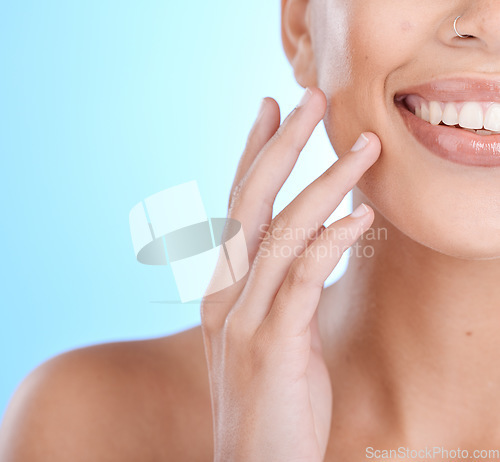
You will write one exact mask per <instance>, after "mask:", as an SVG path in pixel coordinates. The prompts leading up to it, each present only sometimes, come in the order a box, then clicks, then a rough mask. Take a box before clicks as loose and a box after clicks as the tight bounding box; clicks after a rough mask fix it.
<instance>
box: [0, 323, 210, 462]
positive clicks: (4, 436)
mask: <svg viewBox="0 0 500 462" xmlns="http://www.w3.org/2000/svg"><path fill="white" fill-rule="evenodd" d="M211 453H212V421H211V409H210V393H209V385H208V374H207V369H206V363H205V353H204V349H203V338H202V333H201V328H200V327H195V328H193V329H189V330H186V331H184V332H181V333H179V334H175V335H172V336H168V337H162V338H158V339H152V340H144V341H131V342H117V343H108V344H102V345H96V346H91V347H87V348H81V349H78V350H73V351H70V352H67V353H64V354H61V355H59V356H56V357H55V358H52V359H51V360H49V361H47V362H46V363H44V364H42V365H41V366H39V367H38V368H37V369H35V370H34V371H33V372H32V373H31V374H30V375H29V376H28V377H27V378H26V379H25V380H24V381H23V383H22V384H21V386H20V387H19V389H18V390H17V392H16V393H15V395H14V397H13V399H12V400H11V403H10V405H9V408H8V410H7V412H6V415H5V418H4V421H3V423H2V427H1V429H0V460H2V461H3V462H17V461H30V462H38V461H47V460H50V461H51V462H59V461H63V460H64V461H68V460H71V461H73V462H79V461H84V460H85V461H87V460H106V461H115V460H116V461H118V460H119V461H122V462H126V461H129V460H130V461H132V460H133V461H137V460H141V461H145V462H147V461H149V460H151V461H153V460H154V461H162V460H179V461H183V460H189V461H198V460H199V461H202V460H210V459H211Z"/></svg>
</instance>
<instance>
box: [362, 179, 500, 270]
mask: <svg viewBox="0 0 500 462" xmlns="http://www.w3.org/2000/svg"><path fill="white" fill-rule="evenodd" d="M366 186H368V187H366ZM363 189H364V191H363V195H364V196H365V197H366V200H367V202H368V203H369V204H370V205H371V206H372V207H373V208H374V210H375V213H376V215H378V217H377V219H376V220H377V221H376V223H374V226H381V227H384V226H385V227H389V228H392V227H393V228H394V229H393V230H392V231H393V232H394V231H395V233H396V235H397V234H398V233H402V235H404V236H406V237H408V238H409V239H411V240H412V241H414V242H415V243H417V244H420V245H421V246H424V247H426V248H428V249H430V250H433V251H435V252H438V253H440V254H443V255H446V256H449V257H453V258H458V259H462V260H478V261H479V260H494V259H500V214H499V213H497V214H495V215H490V214H487V213H486V214H485V213H484V209H485V208H486V209H487V208H488V206H486V207H483V208H482V207H480V206H476V207H473V204H471V206H472V209H468V208H467V207H461V208H460V207H457V206H456V203H454V201H453V200H452V197H453V196H452V195H450V196H449V197H448V198H439V199H436V200H434V201H433V202H429V203H418V201H417V202H416V203H413V207H409V206H408V205H404V206H403V207H401V205H402V204H401V202H398V201H393V202H392V203H391V201H390V200H387V199H388V198H387V196H386V197H385V200H384V198H382V197H377V195H376V194H370V190H371V191H373V189H374V188H370V187H369V185H365V188H363ZM376 189H377V190H378V191H379V192H380V189H379V188H376ZM478 204H479V203H478ZM487 205H490V206H491V204H487ZM485 215H486V217H488V216H490V217H491V218H490V219H488V218H485ZM390 231H391V230H390ZM389 235H390V234H389Z"/></svg>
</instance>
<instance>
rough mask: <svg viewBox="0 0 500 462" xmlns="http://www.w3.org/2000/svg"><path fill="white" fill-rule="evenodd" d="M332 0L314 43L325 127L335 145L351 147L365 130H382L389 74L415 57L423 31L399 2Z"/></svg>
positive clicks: (320, 20)
mask: <svg viewBox="0 0 500 462" xmlns="http://www.w3.org/2000/svg"><path fill="white" fill-rule="evenodd" d="M340 3H341V4H342V5H344V7H343V8H340V7H339V2H335V1H333V2H331V3H329V4H328V6H327V7H325V8H326V14H322V15H321V17H319V18H318V19H317V21H318V24H316V25H315V30H320V31H323V32H322V34H321V36H319V37H316V40H314V41H313V42H314V43H315V44H316V46H315V55H316V59H317V67H318V85H319V86H320V88H321V89H322V90H323V91H324V92H325V94H326V96H327V99H328V108H327V113H326V116H325V126H326V129H327V132H328V135H329V137H330V141H331V142H332V145H333V148H334V149H335V151H336V152H337V153H339V155H342V153H344V152H346V151H347V150H348V149H349V148H350V147H351V145H352V143H353V142H354V141H355V140H356V139H357V137H358V136H359V134H360V133H361V132H362V131H365V130H369V131H375V132H376V133H377V134H379V132H380V128H382V127H383V126H384V124H383V123H380V124H378V125H379V126H377V121H384V120H386V119H387V106H388V104H391V105H392V101H388V99H387V96H388V95H387V92H386V86H387V81H388V78H389V77H390V75H391V74H392V73H393V72H394V71H395V70H397V69H398V68H399V67H401V66H403V65H404V64H405V62H406V61H408V60H409V59H411V56H413V52H414V50H415V49H417V48H418V45H419V41H418V39H417V37H418V33H417V30H416V26H415V24H414V22H411V21H409V20H408V12H404V11H403V12H401V5H400V2H388V1H378V2H377V1H373V2H366V1H363V2H360V1H358V2H356V1H354V2H349V4H348V6H345V4H344V3H343V2H340Z"/></svg>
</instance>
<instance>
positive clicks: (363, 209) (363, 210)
mask: <svg viewBox="0 0 500 462" xmlns="http://www.w3.org/2000/svg"><path fill="white" fill-rule="evenodd" d="M369 211H370V209H369V208H368V207H367V206H366V205H365V204H361V205H359V206H358V207H356V209H355V210H354V212H352V213H351V217H353V218H361V217H364V216H365V215H366V214H367V213H368V212H369Z"/></svg>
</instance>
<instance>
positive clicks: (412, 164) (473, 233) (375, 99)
mask: <svg viewBox="0 0 500 462" xmlns="http://www.w3.org/2000/svg"><path fill="white" fill-rule="evenodd" d="M455 3H457V4H458V2H449V0H424V1H419V2H405V3H404V4H403V3H402V2H401V1H400V0H373V1H370V2H366V0H349V1H346V0H317V1H316V2H314V1H313V5H314V6H313V16H312V17H313V22H312V35H313V37H312V39H313V40H312V42H313V48H314V54H315V60H316V66H317V74H318V86H319V87H320V88H321V89H322V90H323V91H324V92H325V94H326V96H327V99H328V109H327V114H326V116H325V119H324V122H325V127H326V130H327V133H328V136H329V138H330V140H331V143H332V146H333V148H334V149H335V152H336V153H337V154H338V155H339V156H340V157H341V156H342V155H343V154H344V153H345V152H347V151H348V150H349V148H350V147H351V145H352V144H353V143H354V141H355V140H356V138H357V137H358V136H359V134H360V133H361V132H363V131H371V132H374V133H375V134H377V135H378V136H379V138H380V140H381V143H382V153H381V156H380V158H379V160H378V161H377V162H376V163H375V165H374V166H373V167H372V168H371V169H370V170H369V171H368V172H367V173H366V174H365V176H364V177H363V179H362V180H361V181H360V182H359V183H358V187H359V189H360V190H361V191H362V192H363V193H364V194H365V195H366V196H367V197H368V199H369V200H370V202H371V204H372V205H373V206H374V208H375V209H376V210H377V211H378V213H380V214H382V215H383V216H384V217H385V218H386V219H387V220H388V221H390V222H391V223H392V224H393V225H394V226H395V227H396V228H398V229H399V230H400V231H401V232H403V233H404V234H406V235H407V236H409V237H410V238H412V239H413V240H415V241H417V242H419V243H421V244H423V245H425V246H427V247H429V248H432V249H434V250H437V251H439V252H441V253H445V254H447V255H451V256H455V257H460V258H466V259H486V258H500V165H497V166H494V162H493V163H490V164H489V165H488V166H487V165H486V164H488V162H489V161H490V160H491V159H489V158H487V159H486V160H485V161H484V162H480V161H477V160H474V159H472V160H471V162H468V161H467V157H466V156H467V153H465V154H464V152H462V151H460V152H458V151H456V150H457V149H460V147H456V149H455V151H456V152H458V154H459V156H458V157H457V158H454V157H453V154H452V153H451V154H450V152H448V154H447V155H443V154H442V153H439V152H437V151H439V149H437V150H436V149H435V148H434V147H433V146H432V142H430V141H429V137H430V138H432V133H434V134H435V133H436V132H430V133H431V135H429V133H428V129H433V130H436V129H438V130H448V131H449V130H454V133H455V132H459V135H458V136H459V137H460V136H462V133H466V134H467V136H473V137H476V139H479V136H480V135H478V134H475V133H471V132H469V131H466V130H464V129H463V128H458V127H457V128H452V127H451V126H450V127H445V126H440V127H436V126H431V125H432V124H431V123H430V122H426V121H424V120H415V119H417V117H418V116H416V115H413V114H412V113H411V112H410V111H411V108H403V107H401V104H399V103H398V104H396V101H395V96H396V95H398V94H400V93H401V91H403V90H405V89H408V88H410V87H412V86H415V85H420V84H424V83H427V82H429V81H430V80H435V79H438V80H439V79H445V78H449V77H450V76H453V77H458V78H461V77H462V76H464V77H466V76H467V77H470V76H471V75H474V76H486V75H487V73H488V72H490V73H491V72H494V71H496V72H497V75H500V52H498V50H499V49H500V31H498V32H494V31H491V32H489V33H488V34H489V35H487V38H488V39H489V40H493V38H492V37H495V38H496V39H498V43H497V45H499V47H498V48H497V55H496V56H495V55H494V54H493V53H492V52H491V51H490V52H488V51H486V50H487V47H486V46H485V42H484V41H481V40H480V39H477V40H476V39H474V40H476V41H475V42H474V41H471V42H469V43H470V44H467V46H465V45H463V43H459V42H457V40H458V41H460V40H461V39H460V38H459V37H457V35H456V34H455V33H454V30H453V20H454V18H455V17H456V16H457V15H458V14H460V11H459V12H457V8H456V6H457V5H456V4H455ZM497 5H498V6H497V7H496V8H497V9H498V10H499V11H497V13H498V15H499V16H498V17H500V4H499V3H498V2H497ZM478 14H479V13H478ZM483 24H484V22H483ZM495 34H497V35H495ZM492 60H493V61H492ZM471 72H474V74H471ZM403 111H408V112H407V113H404V112H403ZM408 117H413V118H414V119H410V121H411V122H410V125H408ZM422 117H423V115H422V114H420V119H421V118H422ZM405 120H406V122H405ZM419 124H420V125H419ZM421 124H427V125H428V126H425V125H424V126H423V128H422V125H421ZM412 126H416V127H417V129H412ZM419 130H420V134H419V133H417V132H418V131H419ZM439 133H441V132H439ZM446 133H448V132H446ZM446 133H445V139H448V138H446ZM438 136H439V135H438ZM426 137H427V142H425V141H424V140H423V139H424V138H426ZM497 138H499V139H500V135H499V136H498V137H497ZM450 139H451V140H453V139H454V138H450ZM458 139H460V138H458ZM485 139H486V138H485ZM476 145H479V146H481V142H479V144H477V143H476ZM498 147H499V148H500V145H499V146H498ZM452 148H453V146H452ZM452 148H450V149H451V151H453V149H452ZM485 149H486V148H485ZM445 154H446V153H445ZM480 154H481V153H480ZM498 154H500V150H499V153H498ZM470 155H471V156H473V155H474V154H470ZM480 164H481V165H480Z"/></svg>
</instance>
